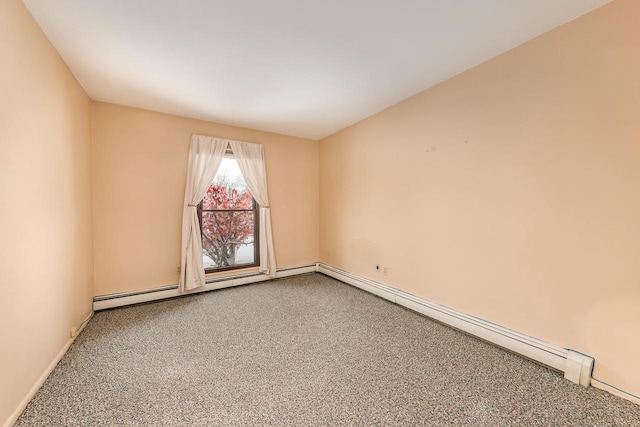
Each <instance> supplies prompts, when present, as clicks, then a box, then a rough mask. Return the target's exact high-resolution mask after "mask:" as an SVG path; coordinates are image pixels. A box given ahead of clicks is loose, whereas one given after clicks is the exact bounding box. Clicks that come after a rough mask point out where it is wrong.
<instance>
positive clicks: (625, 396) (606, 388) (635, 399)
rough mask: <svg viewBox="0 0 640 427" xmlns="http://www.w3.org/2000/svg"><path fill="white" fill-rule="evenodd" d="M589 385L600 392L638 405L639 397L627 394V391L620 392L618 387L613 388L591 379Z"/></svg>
mask: <svg viewBox="0 0 640 427" xmlns="http://www.w3.org/2000/svg"><path fill="white" fill-rule="evenodd" d="M591 385H592V386H594V387H595V388H599V389H600V390H604V391H607V392H609V393H611V394H613V395H615V396H618V397H621V398H623V399H626V400H629V401H631V402H633V403H635V404H636V405H640V396H638V395H635V394H632V393H629V392H628V391H624V390H621V389H619V388H618V387H614V386H612V385H611V384H607V383H605V382H604V381H600V380H599V379H596V378H591Z"/></svg>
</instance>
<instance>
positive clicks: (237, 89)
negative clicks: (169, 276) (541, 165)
mask: <svg viewBox="0 0 640 427" xmlns="http://www.w3.org/2000/svg"><path fill="white" fill-rule="evenodd" d="M23 1H24V3H25V5H26V6H27V7H28V9H29V10H30V12H31V13H32V14H33V16H34V17H35V18H36V20H37V21H38V23H39V24H40V26H41V27H42V29H43V30H44V32H45V33H46V34H47V36H48V37H49V39H50V40H51V42H52V43H53V45H54V46H55V47H56V48H57V49H58V51H59V52H60V54H61V55H62V57H63V58H64V60H65V61H66V62H67V64H68V65H69V67H70V68H71V70H72V71H73V73H74V74H75V76H76V77H77V79H78V81H79V82H80V83H81V84H82V86H83V87H84V88H85V90H86V91H87V93H88V94H89V96H90V97H91V98H92V99H94V100H97V101H105V102H111V103H116V104H124V105H129V106H134V107H141V108H146V109H150V110H155V111H161V112H166V113H172V114H177V115H181V116H186V117H193V118H200V119H205V120H210V121H215V122H222V123H229V124H234V125H239V126H244V127H249V128H253V129H261V130H267V131H272V132H278V133H283V134H287V135H295V136H302V137H307V138H311V139H320V138H323V137H325V136H328V135H330V134H332V133H334V132H336V131H338V130H340V129H342V128H344V127H346V126H348V125H350V124H352V123H355V122H357V121H358V120H361V119H363V118H365V117H367V116H369V115H371V114H373V113H376V112H378V111H380V110H383V109H384V108H386V107H388V106H390V105H393V104H395V103H397V102H399V101H401V100H403V99H405V98H407V97H409V96H411V95H413V94H415V93H417V92H420V91H422V90H424V89H426V88H428V87H430V86H433V85H434V84H437V83H439V82H441V81H443V80H445V79H447V78H449V77H452V76H454V75H456V74H458V73H460V72H462V71H464V70H466V69H469V68H471V67H473V66H475V65H477V64H479V63H481V62H483V61H486V60H487V59H490V58H492V57H494V56H496V55H498V54H500V53H502V52H505V51H506V50H508V49H510V48H513V47H515V46H517V45H519V44H521V43H523V42H525V41H527V40H529V39H532V38H534V37H536V36H538V35H540V34H542V33H544V32H546V31H548V30H550V29H552V28H555V27H557V26H559V25H561V24H563V23H566V22H568V21H570V20H572V19H574V18H576V17H578V16H580V15H582V14H584V13H586V12H588V11H590V10H592V9H595V8H597V7H599V6H601V5H603V4H605V3H608V2H609V1H610V0H395V1H392V0H314V1H306V0H57V1H52V0H23Z"/></svg>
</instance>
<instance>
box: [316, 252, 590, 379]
mask: <svg viewBox="0 0 640 427" xmlns="http://www.w3.org/2000/svg"><path fill="white" fill-rule="evenodd" d="M317 271H318V272H319V273H322V274H325V275H327V276H330V277H333V278H334V279H337V280H340V281H341V282H344V283H347V284H349V285H352V286H355V287H357V288H360V289H362V290H365V291H367V292H370V293H372V294H374V295H377V296H379V297H381V298H384V299H386V300H388V301H391V302H393V303H395V304H398V305H401V306H403V307H406V308H408V309H410V310H413V311H415V312H418V313H420V314H423V315H425V316H427V317H430V318H433V319H435V320H437V321H439V322H441V323H444V324H446V325H449V326H451V327H453V328H456V329H459V330H461V331H464V332H467V333H469V334H471V335H474V336H476V337H478V338H480V339H483V340H485V341H488V342H491V343H493V344H495V345H498V346H500V347H503V348H505V349H508V350H511V351H513V352H515V353H518V354H520V355H522V356H524V357H527V358H529V359H532V360H534V361H536V362H539V363H541V364H543V365H546V366H549V367H551V368H553V369H556V370H558V371H561V372H563V373H564V377H565V378H566V379H568V380H570V381H572V382H574V383H577V384H580V385H583V386H588V385H590V383H591V372H592V371H593V364H594V359H593V358H592V357H591V356H587V355H584V354H582V353H578V352H576V351H573V350H569V349H566V348H562V347H557V346H554V345H552V344H549V343H546V342H544V341H541V340H538V339H536V338H533V337H530V336H527V335H524V334H521V333H519V332H516V331H513V330H511V329H508V328H505V327H504V326H500V325H496V324H495V323H491V322H488V321H486V320H483V319H480V318H478V317H475V316H471V315H469V314H466V313H462V312H459V311H457V310H454V309H452V308H449V307H446V306H443V305H440V304H436V303H434V302H431V301H428V300H426V299H423V298H420V297H417V296H415V295H413V294H410V293H408V292H405V291H402V290H400V289H396V288H393V287H391V286H387V285H384V284H382V283H378V282H376V281H373V280H370V279H365V278H362V277H358V276H356V275H354V274H351V273H349V272H347V271H344V270H340V269H338V268H335V267H331V266H328V265H326V264H322V263H319V264H318V270H317Z"/></svg>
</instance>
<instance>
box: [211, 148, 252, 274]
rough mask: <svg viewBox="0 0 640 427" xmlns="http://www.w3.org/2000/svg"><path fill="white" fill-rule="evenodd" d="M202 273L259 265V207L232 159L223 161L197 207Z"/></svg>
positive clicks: (226, 158) (228, 158) (227, 158)
mask: <svg viewBox="0 0 640 427" xmlns="http://www.w3.org/2000/svg"><path fill="white" fill-rule="evenodd" d="M198 216H199V218H200V230H201V231H202V260H203V264H204V268H205V272H207V273H211V272H214V271H221V270H228V269H232V268H241V267H251V266H255V265H258V264H259V262H258V260H259V257H258V253H259V252H258V205H257V203H256V201H255V200H254V199H253V196H252V195H251V192H249V189H248V188H247V184H246V182H245V180H244V177H243V176H242V173H241V172H240V168H239V166H238V162H237V161H236V160H235V159H234V158H230V157H225V158H224V159H223V160H222V163H221V164H220V168H219V169H218V172H217V173H216V176H215V178H214V179H213V182H212V183H211V185H210V186H209V188H208V189H207V192H206V194H205V196H204V198H203V199H202V202H200V204H199V205H198Z"/></svg>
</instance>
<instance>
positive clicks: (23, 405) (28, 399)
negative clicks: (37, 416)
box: [3, 311, 93, 427]
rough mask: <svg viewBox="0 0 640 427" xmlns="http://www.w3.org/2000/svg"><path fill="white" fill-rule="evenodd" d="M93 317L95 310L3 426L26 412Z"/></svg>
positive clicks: (78, 328) (5, 426) (13, 422)
mask: <svg viewBox="0 0 640 427" xmlns="http://www.w3.org/2000/svg"><path fill="white" fill-rule="evenodd" d="M92 317H93V311H92V312H91V313H89V316H88V317H87V318H86V319H85V320H84V321H83V322H82V323H81V324H80V325H78V327H77V329H76V328H74V329H76V331H77V332H75V335H74V336H72V337H71V338H69V339H68V340H67V342H66V343H65V344H64V346H63V347H62V349H61V350H60V351H59V352H58V354H56V356H55V357H54V358H53V360H52V361H51V363H49V365H48V366H47V367H46V368H45V370H44V372H43V373H42V375H40V377H38V380H37V381H36V383H35V384H34V385H33V387H31V388H30V389H29V392H28V393H27V395H26V396H25V397H24V399H22V400H21V401H20V404H19V405H18V407H17V408H16V409H15V411H13V413H12V414H11V415H10V416H9V418H8V419H7V420H6V421H5V423H4V424H3V427H11V426H12V425H14V424H15V423H16V421H18V418H20V415H22V412H24V410H25V408H26V407H27V405H28V404H29V402H31V399H33V396H35V395H36V393H37V392H38V390H40V387H42V384H44V382H45V381H46V380H47V378H49V375H50V374H51V372H53V370H54V369H55V367H56V366H58V363H59V362H60V360H62V358H63V357H64V355H65V354H66V353H67V350H69V347H71V344H73V342H74V341H75V340H76V338H78V335H79V334H80V333H81V332H82V331H83V330H84V328H85V326H87V323H89V320H91V318H92Z"/></svg>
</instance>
